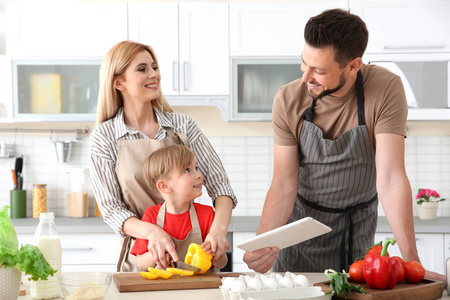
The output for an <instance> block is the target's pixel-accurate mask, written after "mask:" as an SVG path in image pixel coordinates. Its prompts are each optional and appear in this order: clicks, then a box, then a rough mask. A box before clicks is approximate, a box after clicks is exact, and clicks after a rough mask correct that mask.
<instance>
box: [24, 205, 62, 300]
mask: <svg viewBox="0 0 450 300" xmlns="http://www.w3.org/2000/svg"><path fill="white" fill-rule="evenodd" d="M34 244H35V245H36V246H37V247H38V248H39V250H41V252H42V254H43V255H44V257H45V259H46V260H47V261H48V263H49V264H50V265H51V266H52V268H53V269H55V270H57V272H56V273H55V274H54V275H53V276H48V280H38V281H32V282H31V283H30V285H31V289H30V294H31V297H33V298H34V299H52V298H58V297H59V296H60V293H61V290H60V287H59V282H58V276H59V275H60V274H61V253H62V250H61V241H60V239H59V235H58V232H57V231H56V225H55V217H54V215H53V213H52V212H41V214H40V216H39V225H38V227H37V229H36V234H35V235H34Z"/></svg>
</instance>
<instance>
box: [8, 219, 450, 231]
mask: <svg viewBox="0 0 450 300" xmlns="http://www.w3.org/2000/svg"><path fill="white" fill-rule="evenodd" d="M11 221H12V223H13V225H14V227H15V229H16V232H17V233H18V234H26V233H34V232H35V231H36V228H37V225H38V223H39V219H36V218H23V219H11ZM260 221H261V217H259V216H248V217H244V216H234V217H232V218H231V222H230V225H229V226H228V231H229V232H256V230H257V229H258V226H259V223H260ZM55 224H56V227H57V229H58V232H59V233H113V230H112V229H111V227H109V226H108V225H107V224H106V223H105V222H104V221H103V218H101V217H89V218H71V217H56V218H55ZM448 224H450V217H440V218H437V219H435V220H421V219H419V218H414V227H415V232H416V233H450V226H448ZM377 232H391V229H390V227H389V224H388V222H387V220H386V217H379V218H378V224H377Z"/></svg>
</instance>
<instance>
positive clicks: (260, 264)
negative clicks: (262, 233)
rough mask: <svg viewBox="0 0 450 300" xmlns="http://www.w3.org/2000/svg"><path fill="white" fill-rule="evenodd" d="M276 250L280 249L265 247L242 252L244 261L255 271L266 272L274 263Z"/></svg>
mask: <svg viewBox="0 0 450 300" xmlns="http://www.w3.org/2000/svg"><path fill="white" fill-rule="evenodd" d="M278 252H280V250H278V248H277V247H272V248H269V247H267V248H262V249H259V250H256V251H253V252H246V253H245V254H244V262H245V263H246V264H247V266H248V267H249V268H250V269H252V270H254V271H255V272H259V273H266V272H268V271H269V270H270V269H271V268H272V266H273V264H274V263H275V259H276V258H277V254H278Z"/></svg>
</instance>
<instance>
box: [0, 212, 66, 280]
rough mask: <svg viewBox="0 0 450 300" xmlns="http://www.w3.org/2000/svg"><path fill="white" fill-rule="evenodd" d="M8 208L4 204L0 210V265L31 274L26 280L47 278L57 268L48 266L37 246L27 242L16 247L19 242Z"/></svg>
mask: <svg viewBox="0 0 450 300" xmlns="http://www.w3.org/2000/svg"><path fill="white" fill-rule="evenodd" d="M8 208H9V206H4V207H3V210H2V211H0V266H4V267H16V268H18V269H19V270H20V271H22V272H25V274H27V275H31V277H30V278H29V279H28V280H34V281H36V280H39V279H42V280H47V278H48V276H49V275H53V274H55V273H56V271H57V270H55V269H53V268H52V267H51V266H50V264H49V263H48V262H47V260H46V259H45V257H44V255H43V254H42V252H41V251H40V250H39V248H38V247H36V246H34V245H29V244H27V245H25V246H21V247H20V250H19V249H18V244H19V242H18V239H17V234H16V230H15V229H14V225H13V224H12V222H11V219H10V218H9V216H8Z"/></svg>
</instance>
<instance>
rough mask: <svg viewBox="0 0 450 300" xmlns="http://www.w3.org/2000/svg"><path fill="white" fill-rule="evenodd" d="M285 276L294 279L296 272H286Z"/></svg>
mask: <svg viewBox="0 0 450 300" xmlns="http://www.w3.org/2000/svg"><path fill="white" fill-rule="evenodd" d="M284 277H287V278H289V279H290V280H292V281H294V278H295V274H294V273H291V272H286V273H285V274H284Z"/></svg>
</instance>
